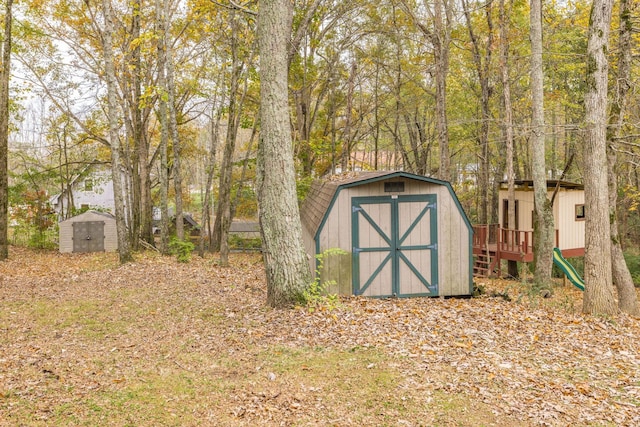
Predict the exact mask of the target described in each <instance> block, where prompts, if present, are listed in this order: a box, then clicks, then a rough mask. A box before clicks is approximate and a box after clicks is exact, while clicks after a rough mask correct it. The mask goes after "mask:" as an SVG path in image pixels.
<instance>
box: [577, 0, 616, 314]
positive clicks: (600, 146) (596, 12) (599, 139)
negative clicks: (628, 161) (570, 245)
mask: <svg viewBox="0 0 640 427" xmlns="http://www.w3.org/2000/svg"><path fill="white" fill-rule="evenodd" d="M612 7H613V0H594V1H593V6H592V8H591V19H590V20H589V36H588V43H587V75H586V85H587V90H586V93H585V99H584V103H585V127H586V138H585V144H584V157H583V158H584V166H585V174H584V188H585V195H584V199H585V201H584V202H585V206H586V207H587V209H588V210H587V212H586V215H585V216H586V218H585V229H586V230H585V240H586V242H585V256H584V276H585V277H584V280H585V290H584V303H583V307H582V310H583V311H584V312H585V313H592V314H596V313H597V314H610V315H611V314H615V313H616V312H617V306H616V301H615V296H614V288H613V283H612V273H611V224H610V222H609V212H610V211H609V191H608V181H607V172H608V167H607V105H608V103H607V90H608V81H607V79H608V71H609V63H608V60H607V55H606V54H607V51H608V47H609V27H610V25H611V10H612Z"/></svg>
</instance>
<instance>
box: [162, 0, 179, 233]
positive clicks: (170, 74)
mask: <svg viewBox="0 0 640 427" xmlns="http://www.w3.org/2000/svg"><path fill="white" fill-rule="evenodd" d="M168 17H169V0H164V19H165V22H164V28H165V31H164V34H165V42H164V46H165V51H166V64H165V67H166V71H167V101H168V102H167V104H168V109H169V117H168V119H169V136H170V137H171V143H172V147H173V167H172V170H173V188H174V190H175V193H176V195H175V199H176V237H177V238H178V239H179V240H184V220H183V217H182V210H183V208H182V168H181V166H180V165H181V161H180V156H181V154H180V153H181V142H180V135H179V133H178V115H177V113H176V83H175V78H174V74H175V73H174V65H173V47H172V41H171V40H170V37H169V35H170V31H169V29H170V26H169V18H168Z"/></svg>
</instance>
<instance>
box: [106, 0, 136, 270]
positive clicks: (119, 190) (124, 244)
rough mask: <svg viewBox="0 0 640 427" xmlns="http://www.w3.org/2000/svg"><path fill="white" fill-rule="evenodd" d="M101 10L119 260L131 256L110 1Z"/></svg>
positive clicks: (128, 258)
mask: <svg viewBox="0 0 640 427" xmlns="http://www.w3.org/2000/svg"><path fill="white" fill-rule="evenodd" d="M102 8H103V12H104V20H105V28H104V34H103V37H104V40H103V43H104V66H105V78H106V80H107V102H108V106H107V116H108V120H109V142H110V145H111V174H112V180H113V194H114V202H115V210H116V212H115V213H116V232H117V235H118V255H119V258H120V263H123V264H124V263H126V262H129V261H131V260H133V257H132V255H131V251H130V250H129V240H128V234H127V226H126V222H125V207H124V192H123V182H122V167H121V161H120V140H119V136H118V103H117V99H116V73H115V67H114V63H113V20H112V19H113V18H112V11H111V3H110V2H109V0H103V2H102Z"/></svg>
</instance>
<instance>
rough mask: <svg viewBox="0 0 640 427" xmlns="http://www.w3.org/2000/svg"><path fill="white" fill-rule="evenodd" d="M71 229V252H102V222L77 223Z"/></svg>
mask: <svg viewBox="0 0 640 427" xmlns="http://www.w3.org/2000/svg"><path fill="white" fill-rule="evenodd" d="M71 225H72V227H73V252H79V253H84V252H102V251H104V221H82V222H80V221H78V222H74V223H73V224H71Z"/></svg>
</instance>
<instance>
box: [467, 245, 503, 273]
mask: <svg viewBox="0 0 640 427" xmlns="http://www.w3.org/2000/svg"><path fill="white" fill-rule="evenodd" d="M498 261H499V259H498V258H497V257H496V256H494V257H493V259H492V257H491V255H490V254H489V252H488V251H483V252H482V253H479V254H475V255H474V258H473V275H474V276H475V277H491V276H492V275H493V274H494V273H495V269H496V266H497V263H498Z"/></svg>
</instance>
